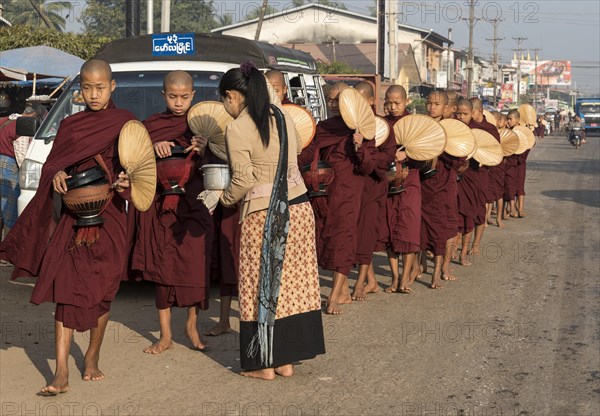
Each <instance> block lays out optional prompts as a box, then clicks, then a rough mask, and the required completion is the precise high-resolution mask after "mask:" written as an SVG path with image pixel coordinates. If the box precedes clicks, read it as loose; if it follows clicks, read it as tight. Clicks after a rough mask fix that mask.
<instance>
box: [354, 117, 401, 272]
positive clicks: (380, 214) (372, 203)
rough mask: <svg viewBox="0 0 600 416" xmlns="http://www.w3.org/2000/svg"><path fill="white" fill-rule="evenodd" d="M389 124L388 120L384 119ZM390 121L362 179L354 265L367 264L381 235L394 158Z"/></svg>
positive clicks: (393, 141)
mask: <svg viewBox="0 0 600 416" xmlns="http://www.w3.org/2000/svg"><path fill="white" fill-rule="evenodd" d="M388 122H389V120H388ZM392 126H393V123H391V122H390V134H389V135H388V137H387V139H386V140H385V141H384V142H383V143H382V144H381V145H380V146H379V147H377V148H376V149H377V151H376V153H375V155H374V156H375V157H374V161H375V163H376V166H375V169H374V170H373V172H371V174H370V175H367V176H366V177H365V183H364V186H363V191H362V196H361V206H360V216H359V218H358V230H357V232H358V244H357V247H356V262H357V263H358V264H371V261H372V260H373V252H374V251H375V248H376V246H377V241H378V240H379V236H380V235H381V233H382V230H381V226H382V222H383V221H382V219H384V218H385V215H386V199H387V198H386V197H387V191H388V181H387V175H386V172H387V168H388V166H389V165H390V164H391V163H392V162H393V161H394V159H395V155H396V136H395V135H394V131H393V129H392Z"/></svg>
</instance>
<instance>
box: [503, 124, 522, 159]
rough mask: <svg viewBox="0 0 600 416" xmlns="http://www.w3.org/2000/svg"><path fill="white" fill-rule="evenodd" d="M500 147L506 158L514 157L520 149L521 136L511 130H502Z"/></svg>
mask: <svg viewBox="0 0 600 416" xmlns="http://www.w3.org/2000/svg"><path fill="white" fill-rule="evenodd" d="M500 146H502V152H503V153H504V156H511V155H514V154H515V152H516V151H517V149H518V148H519V136H517V134H516V133H515V132H514V131H512V130H511V129H509V128H506V127H505V128H503V129H502V130H500Z"/></svg>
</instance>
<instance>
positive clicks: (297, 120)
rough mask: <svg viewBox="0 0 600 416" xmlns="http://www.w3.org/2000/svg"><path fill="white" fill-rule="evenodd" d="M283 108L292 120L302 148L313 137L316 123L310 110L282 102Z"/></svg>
mask: <svg viewBox="0 0 600 416" xmlns="http://www.w3.org/2000/svg"><path fill="white" fill-rule="evenodd" d="M283 109H284V110H285V111H286V112H287V113H288V114H289V115H290V117H291V118H292V120H294V126H295V127H296V131H297V132H298V134H299V135H300V139H301V140H302V148H303V149H304V148H305V147H306V146H308V144H309V143H310V142H311V141H312V139H313V137H315V132H316V131H317V123H315V120H314V119H313V118H312V115H311V114H310V112H309V111H308V110H307V109H306V108H304V107H302V106H301V105H296V104H284V105H283Z"/></svg>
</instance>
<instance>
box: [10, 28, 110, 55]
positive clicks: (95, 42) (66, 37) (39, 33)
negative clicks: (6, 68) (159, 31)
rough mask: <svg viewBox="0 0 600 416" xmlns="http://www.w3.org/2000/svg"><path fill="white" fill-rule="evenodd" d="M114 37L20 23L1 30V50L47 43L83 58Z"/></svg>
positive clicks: (92, 53) (94, 52)
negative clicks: (32, 27)
mask: <svg viewBox="0 0 600 416" xmlns="http://www.w3.org/2000/svg"><path fill="white" fill-rule="evenodd" d="M111 40H113V39H110V38H107V37H99V36H93V35H82V34H76V33H62V32H58V31H56V30H54V29H46V28H41V29H33V30H32V29H31V27H30V26H27V25H18V26H13V27H8V28H4V29H1V30H0V51H6V50H9V49H16V48H25V47H28V46H38V45H46V46H51V47H53V48H56V49H60V50H62V51H65V52H67V53H70V54H72V55H75V56H79V57H80V58H81V59H89V58H91V57H93V56H94V55H95V54H96V52H98V50H99V49H100V48H101V47H102V46H104V45H105V44H106V43H108V42H110V41H111Z"/></svg>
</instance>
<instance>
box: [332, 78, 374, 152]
mask: <svg viewBox="0 0 600 416" xmlns="http://www.w3.org/2000/svg"><path fill="white" fill-rule="evenodd" d="M338 98H339V103H340V114H341V116H342V118H343V119H344V123H346V126H348V128H351V129H352V130H357V131H358V132H359V133H360V134H362V135H363V137H364V138H365V140H372V139H373V138H375V113H373V110H371V107H370V106H369V103H368V102H367V100H365V99H364V97H363V96H362V95H360V93H359V92H358V91H356V90H355V89H353V88H346V89H345V90H344V91H342V92H340V93H339V95H338Z"/></svg>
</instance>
